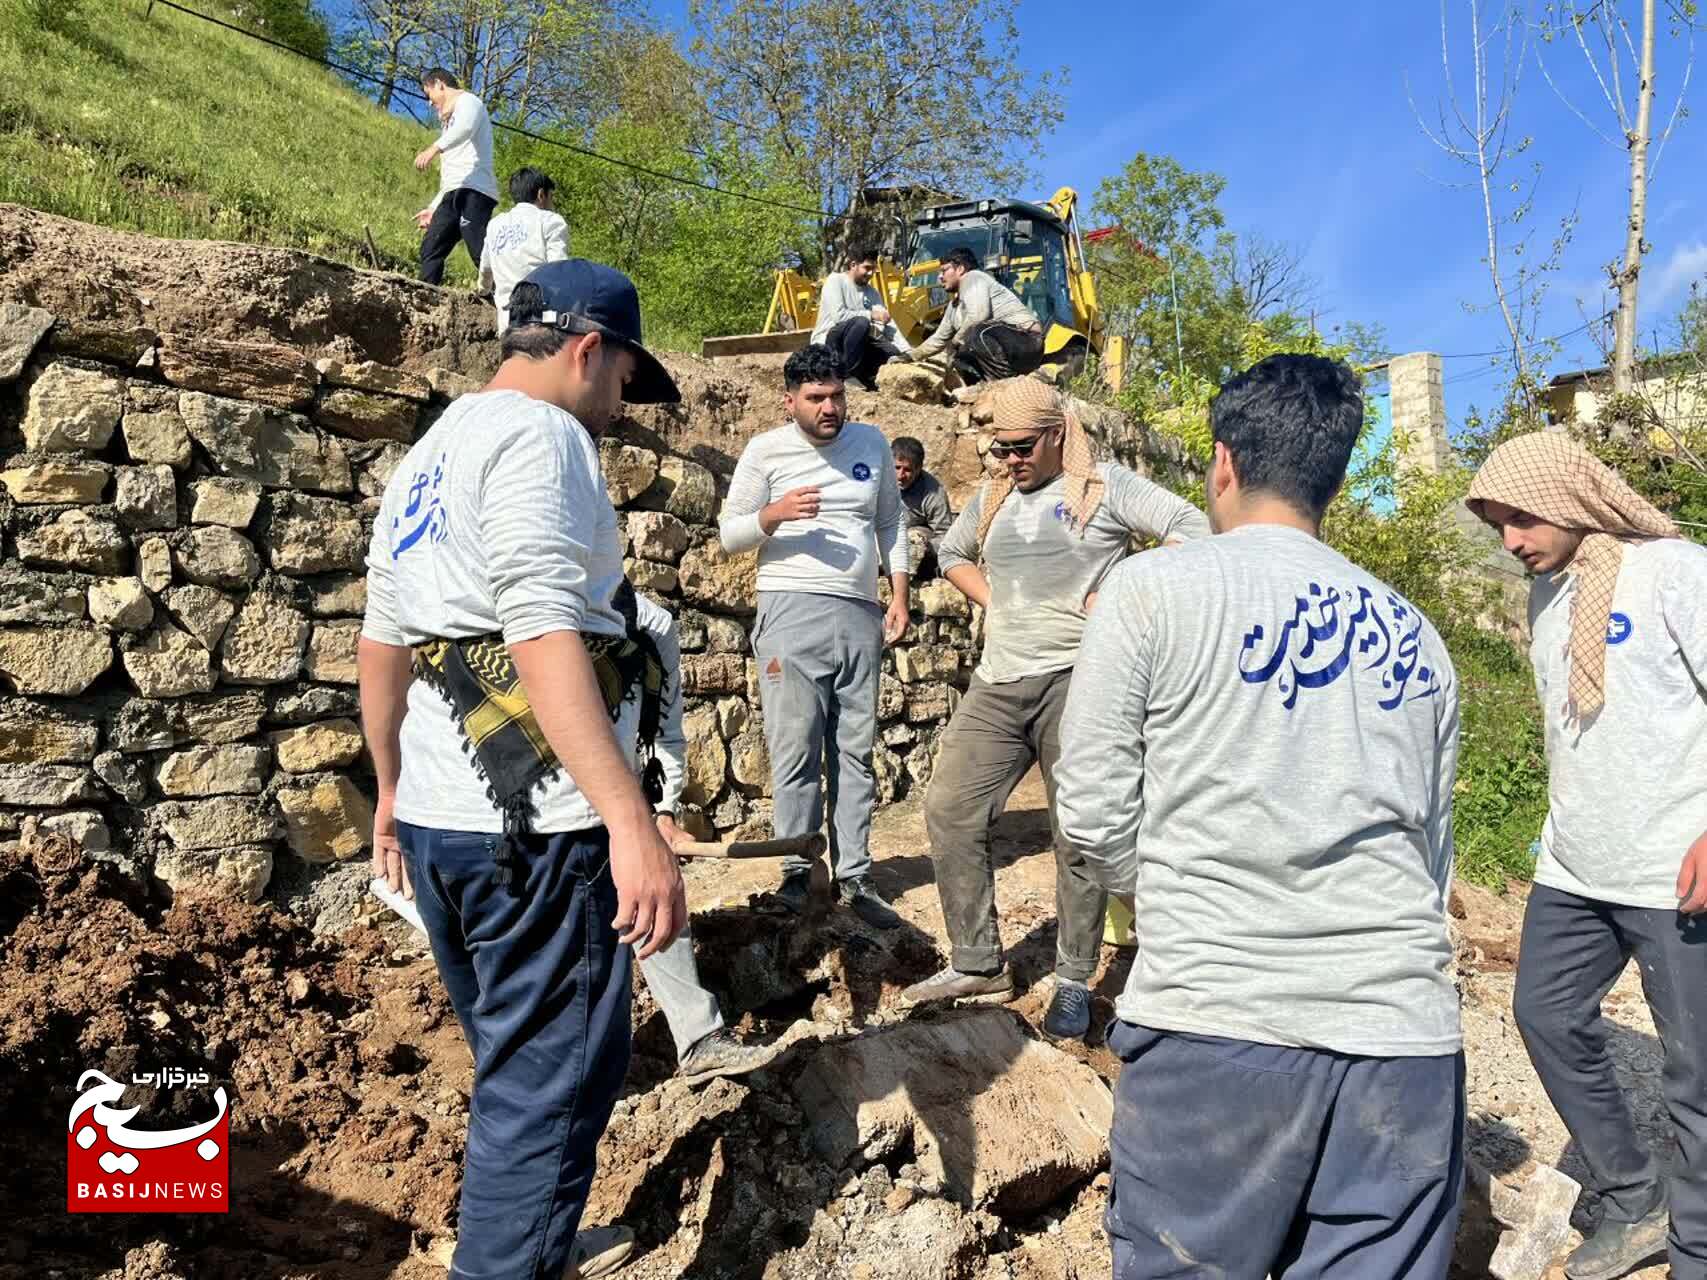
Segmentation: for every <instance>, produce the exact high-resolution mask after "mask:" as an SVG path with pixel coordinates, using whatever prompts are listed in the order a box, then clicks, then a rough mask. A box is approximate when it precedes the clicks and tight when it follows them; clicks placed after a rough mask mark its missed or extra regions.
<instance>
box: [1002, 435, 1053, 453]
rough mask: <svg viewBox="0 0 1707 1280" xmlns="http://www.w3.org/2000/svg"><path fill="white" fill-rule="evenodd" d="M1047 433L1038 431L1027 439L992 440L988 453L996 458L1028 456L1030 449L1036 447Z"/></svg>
mask: <svg viewBox="0 0 1707 1280" xmlns="http://www.w3.org/2000/svg"><path fill="white" fill-rule="evenodd" d="M1048 434H1049V433H1048V432H1047V431H1039V432H1038V433H1037V434H1036V435H1034V436H1033V437H1032V438H1031V439H1029V440H1013V441H1009V442H1007V443H1003V442H1002V441H1000V440H995V441H992V442H991V444H990V454H991V456H992V457H996V458H1029V457H1031V451H1032V450H1033V449H1035V448H1037V442H1038V441H1039V440H1041V439H1043V437H1044V436H1046V435H1048Z"/></svg>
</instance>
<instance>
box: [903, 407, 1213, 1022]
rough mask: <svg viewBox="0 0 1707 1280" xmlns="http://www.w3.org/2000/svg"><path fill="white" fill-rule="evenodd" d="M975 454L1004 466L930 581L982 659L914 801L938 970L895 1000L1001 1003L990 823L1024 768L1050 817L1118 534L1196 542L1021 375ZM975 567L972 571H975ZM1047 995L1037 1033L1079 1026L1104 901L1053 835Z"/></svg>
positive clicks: (1201, 529)
mask: <svg viewBox="0 0 1707 1280" xmlns="http://www.w3.org/2000/svg"><path fill="white" fill-rule="evenodd" d="M994 404H995V423H994V425H995V438H994V443H993V444H992V445H991V447H990V452H991V454H993V455H994V456H995V457H997V458H999V459H1001V460H1003V461H1004V462H1005V463H1006V466H1007V474H1006V475H1005V476H998V477H992V478H990V479H988V480H986V481H985V482H984V484H983V487H982V488H981V489H980V490H979V492H978V495H977V496H976V497H975V498H974V499H973V500H972V502H971V503H969V504H968V505H967V508H966V510H964V511H963V512H961V513H960V517H959V519H957V520H956V521H955V522H954V525H953V527H952V528H950V529H949V531H948V534H947V536H946V537H944V538H943V541H942V545H941V547H940V548H939V550H938V559H939V562H940V564H941V566H942V572H943V575H944V576H945V577H946V578H947V579H948V580H949V581H950V582H952V583H953V584H954V585H955V586H956V587H958V588H959V589H960V590H961V591H962V592H963V593H964V594H965V595H966V597H967V598H968V599H969V600H971V601H972V602H973V603H974V604H977V605H980V606H982V607H983V608H984V609H985V611H986V619H985V633H984V652H983V655H982V656H981V658H980V660H979V663H978V669H977V671H976V673H975V674H974V675H973V678H972V687H971V688H970V689H969V690H967V693H966V696H965V697H964V698H963V699H962V700H961V702H960V706H959V708H958V709H957V710H956V711H955V713H954V718H953V720H951V721H950V722H949V726H948V729H947V731H946V733H945V735H944V739H943V744H942V754H941V756H940V757H939V758H938V762H937V766H936V771H935V774H934V776H933V777H932V779H931V786H930V793H929V795H928V796H927V797H926V800H925V823H926V826H927V829H928V830H929V832H930V837H931V852H932V857H933V859H934V861H935V863H936V879H937V892H938V893H939V894H940V895H941V898H942V914H943V921H944V923H945V925H946V926H947V929H948V937H949V941H950V943H951V944H952V953H951V956H950V962H949V966H948V968H946V969H944V970H943V971H942V972H941V973H938V974H936V975H935V976H934V977H931V978H927V979H925V980H924V981H923V982H920V983H917V984H916V985H914V986H912V987H910V988H908V989H907V991H906V992H905V993H904V995H903V999H904V1001H905V1002H906V1003H908V1004H912V1005H916V1004H925V1003H929V1002H931V1001H938V1000H973V1001H979V1002H999V1001H1007V1000H1011V999H1013V997H1014V994H1015V991H1014V981H1013V975H1012V973H1011V972H1010V971H1009V970H1008V968H1007V966H1006V964H1005V963H1004V962H1003V959H1002V949H1001V938H1000V935H999V934H998V933H997V929H996V877H995V869H994V867H993V865H992V864H991V861H990V825H991V823H993V822H994V821H995V820H996V818H997V817H999V816H1000V815H1001V812H1002V810H1003V808H1004V807H1005V806H1006V805H1007V801H1008V795H1009V793H1010V792H1012V791H1013V789H1014V786H1015V785H1016V784H1017V783H1018V782H1019V780H1020V779H1021V778H1023V777H1024V776H1025V774H1026V772H1027V771H1028V770H1029V769H1030V768H1031V767H1032V765H1034V764H1041V765H1042V767H1043V778H1044V784H1045V786H1046V787H1047V788H1048V789H1049V799H1050V810H1051V812H1052V813H1053V810H1054V807H1055V803H1054V801H1055V767H1056V762H1057V760H1058V759H1059V757H1060V753H1061V740H1060V733H1059V725H1060V720H1061V712H1062V709H1063V708H1064V707H1065V706H1066V703H1067V687H1068V684H1069V682H1070V681H1071V679H1072V675H1073V666H1074V664H1075V663H1076V662H1077V661H1078V656H1079V641H1080V639H1081V637H1082V636H1083V635H1084V630H1085V618H1086V614H1087V610H1088V602H1089V601H1090V599H1091V597H1092V596H1093V594H1094V592H1095V591H1096V588H1097V586H1098V584H1099V583H1100V582H1101V581H1102V578H1103V575H1104V574H1106V573H1107V572H1108V571H1109V569H1110V568H1112V567H1113V566H1114V564H1115V563H1116V562H1117V561H1119V560H1120V559H1121V558H1122V557H1124V556H1125V555H1126V552H1127V548H1128V546H1129V545H1130V543H1131V540H1132V538H1133V537H1135V536H1136V537H1141V538H1155V539H1159V540H1161V541H1163V542H1164V543H1174V542H1180V541H1183V540H1185V539H1188V538H1201V537H1205V536H1207V535H1208V533H1209V522H1208V521H1207V520H1206V519H1205V518H1204V516H1203V513H1202V512H1201V511H1199V510H1198V509H1197V508H1196V507H1194V506H1192V505H1191V504H1190V503H1189V502H1187V501H1185V500H1184V499H1183V498H1176V497H1175V496H1174V495H1173V494H1171V493H1169V492H1168V491H1167V490H1165V489H1163V488H1161V487H1160V486H1158V485H1155V484H1152V483H1151V482H1150V481H1148V480H1146V479H1144V478H1143V477H1141V476H1138V475H1136V474H1134V473H1133V472H1131V471H1128V470H1127V469H1126V468H1124V467H1120V466H1116V465H1114V464H1113V463H1107V462H1101V463H1099V462H1097V461H1096V460H1095V458H1094V457H1093V455H1092V453H1091V445H1090V440H1089V439H1088V437H1087V436H1086V435H1085V432H1084V428H1083V427H1081V426H1080V425H1079V422H1078V419H1077V418H1076V417H1075V416H1074V415H1073V413H1072V411H1071V408H1070V406H1069V404H1068V402H1067V401H1066V399H1065V398H1064V397H1063V396H1062V395H1061V394H1060V393H1059V392H1057V391H1056V390H1055V389H1054V388H1052V387H1049V386H1046V385H1045V384H1044V383H1042V382H1039V381H1037V380H1036V379H1034V378H1011V379H1008V380H1007V381H1005V382H1002V383H999V384H997V386H996V388H995V391H994ZM980 560H981V561H982V562H983V563H982V567H980V563H979V562H980ZM1055 865H1056V875H1055V912H1056V921H1057V934H1056V944H1055V979H1056V983H1055V992H1054V996H1053V998H1052V999H1051V1001H1050V1005H1049V1012H1048V1014H1047V1015H1046V1016H1045V1018H1044V1021H1043V1030H1044V1033H1045V1034H1046V1035H1049V1036H1051V1037H1055V1038H1058V1039H1074V1038H1077V1037H1079V1036H1082V1035H1084V1034H1085V1032H1086V1031H1088V1030H1089V1029H1090V1018H1091V999H1090V991H1089V989H1088V987H1087V983H1088V982H1089V981H1090V979H1091V977H1092V976H1093V975H1094V974H1095V973H1096V968H1097V960H1098V958H1099V951H1100V947H1101V942H1102V931H1103V917H1104V914H1105V912H1106V911H1107V907H1108V899H1107V897H1106V895H1105V894H1104V893H1103V890H1102V887H1101V885H1099V884H1098V883H1097V882H1096V881H1095V880H1094V879H1093V878H1092V877H1091V874H1090V872H1089V870H1088V869H1087V868H1086V866H1085V863H1084V860H1083V858H1081V857H1079V856H1078V855H1077V854H1075V853H1073V851H1072V850H1071V849H1070V848H1069V846H1068V845H1067V844H1066V842H1065V841H1064V840H1062V839H1061V836H1060V833H1059V831H1057V832H1056V837H1055Z"/></svg>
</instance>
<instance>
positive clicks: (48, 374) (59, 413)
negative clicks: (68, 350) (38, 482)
mask: <svg viewBox="0 0 1707 1280" xmlns="http://www.w3.org/2000/svg"><path fill="white" fill-rule="evenodd" d="M123 413H124V380H123V379H122V378H115V377H114V376H113V375H112V374H110V373H100V372H97V371H94V370H90V369H78V368H76V367H74V366H72V365H68V364H54V365H49V366H48V367H47V368H46V369H44V370H43V371H42V374H41V376H40V377H39V378H37V379H36V380H35V382H34V383H32V384H31V386H30V395H29V401H28V404H27V406H26V407H25V409H24V445H25V447H27V448H30V449H39V450H43V451H45V452H60V453H70V452H76V451H79V450H81V451H83V452H85V453H99V452H100V451H101V450H102V449H105V448H106V447H107V441H109V440H111V439H112V438H113V429H114V428H115V427H117V426H118V425H119V418H120V417H121V416H122V415H123Z"/></svg>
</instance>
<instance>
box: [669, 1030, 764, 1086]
mask: <svg viewBox="0 0 1707 1280" xmlns="http://www.w3.org/2000/svg"><path fill="white" fill-rule="evenodd" d="M776 1054H777V1051H776V1046H775V1045H757V1044H742V1043H741V1042H740V1041H739V1040H737V1039H736V1038H735V1033H734V1032H733V1031H731V1030H729V1029H728V1028H727V1027H723V1028H721V1029H719V1030H717V1031H713V1032H712V1033H711V1034H710V1035H708V1036H702V1037H701V1038H700V1039H699V1040H698V1041H696V1042H695V1044H694V1045H693V1047H692V1048H690V1049H689V1050H688V1051H687V1054H686V1056H685V1057H683V1058H682V1060H681V1062H680V1063H679V1064H677V1066H676V1078H677V1079H678V1080H686V1081H689V1082H690V1083H693V1082H697V1081H700V1080H714V1079H716V1078H718V1077H719V1076H744V1075H746V1074H747V1073H748V1072H749V1071H757V1070H758V1069H759V1068H760V1067H762V1066H764V1065H766V1064H767V1063H768V1062H770V1060H771V1059H772V1058H774V1057H776Z"/></svg>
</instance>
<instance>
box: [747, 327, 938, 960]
mask: <svg viewBox="0 0 1707 1280" xmlns="http://www.w3.org/2000/svg"><path fill="white" fill-rule="evenodd" d="M782 379H783V388H784V394H783V406H784V408H785V410H786V411H787V413H788V415H789V418H790V421H788V422H786V423H784V424H783V425H782V426H780V427H777V428H775V429H774V430H771V431H767V432H765V433H764V434H763V435H758V436H754V437H753V438H752V439H751V440H749V441H748V442H747V447H746V448H745V449H743V450H742V451H741V460H740V462H738V463H737V464H736V466H735V475H734V477H733V478H732V479H731V480H730V482H729V496H728V497H727V498H726V499H725V500H724V503H723V511H722V514H721V516H720V518H719V521H718V526H719V531H720V534H721V536H722V541H723V549H724V550H725V551H727V552H729V553H730V554H732V555H738V554H740V553H741V552H743V551H751V550H755V549H756V550H757V551H758V553H759V615H758V618H757V620H756V621H755V622H754V624H753V656H754V657H756V658H757V659H758V663H759V703H760V705H761V706H762V707H763V708H764V713H765V745H766V746H767V747H768V748H769V750H770V758H771V793H772V795H773V796H774V797H775V806H776V808H775V825H776V834H777V835H778V836H804V835H811V834H812V833H814V832H816V831H817V830H818V828H819V827H821V826H822V825H823V823H824V792H823V786H822V783H821V779H822V778H823V776H824V775H825V773H826V772H827V773H828V775H829V779H830V782H829V796H830V805H829V807H830V866H831V869H832V871H833V873H834V875H835V879H836V894H837V899H838V900H839V901H840V902H841V903H842V904H843V905H845V906H847V907H849V908H851V909H852V910H853V912H854V913H855V914H856V915H858V916H859V917H860V918H861V919H862V920H864V921H865V922H866V923H867V924H870V925H872V926H873V927H874V928H879V929H894V928H898V927H899V926H900V924H901V917H900V916H898V915H896V914H895V911H894V909H893V908H891V907H890V906H889V904H888V903H887V902H885V901H884V899H883V896H882V894H880V893H879V892H878V890H877V887H876V886H875V885H874V884H873V883H872V881H871V848H870V844H871V810H872V806H873V804H875V802H876V786H875V783H874V780H873V775H872V764H871V757H872V747H873V741H874V739H875V736H876V733H877V687H878V678H879V675H880V667H881V664H882V660H883V646H884V645H885V644H894V643H895V641H897V640H899V639H900V638H901V635H902V633H903V632H904V631H906V629H907V620H908V619H907V605H908V590H909V587H908V584H909V583H910V582H911V577H910V568H911V566H910V564H909V562H908V558H907V530H906V521H905V519H904V515H905V512H904V510H903V508H902V506H901V493H900V489H899V488H898V487H897V485H896V483H895V466H894V464H893V462H891V460H890V454H889V441H888V440H886V439H885V438H884V436H883V432H881V431H879V430H878V429H877V428H876V427H874V426H872V425H871V424H870V423H868V422H849V421H847V408H848V402H847V393H846V390H845V389H844V386H843V382H842V374H841V369H840V366H839V365H838V364H837V362H836V357H835V354H834V353H833V352H831V350H830V349H829V348H828V347H826V346H824V345H823V344H822V343H817V342H813V343H809V344H807V345H806V346H804V347H802V348H801V349H800V350H799V351H796V352H795V353H794V354H793V355H791V356H789V358H788V363H787V364H785V365H784V366H783V371H782ZM885 567H886V568H887V570H888V573H889V582H890V590H891V592H892V595H891V598H890V604H889V608H888V611H887V612H885V611H884V609H883V608H882V606H881V605H879V603H878V598H877V583H878V574H879V573H880V572H882V571H883V569H884V568H885ZM810 876H811V864H810V863H808V862H805V861H804V860H800V859H790V860H789V861H787V862H785V863H784V864H783V879H782V886H781V888H780V889H779V890H778V891H777V897H778V899H779V901H781V903H782V904H783V906H785V907H786V908H788V909H789V910H790V911H793V912H795V913H797V914H799V913H802V912H804V911H805V909H806V905H807V900H808V896H809V894H808V889H809V885H810Z"/></svg>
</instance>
